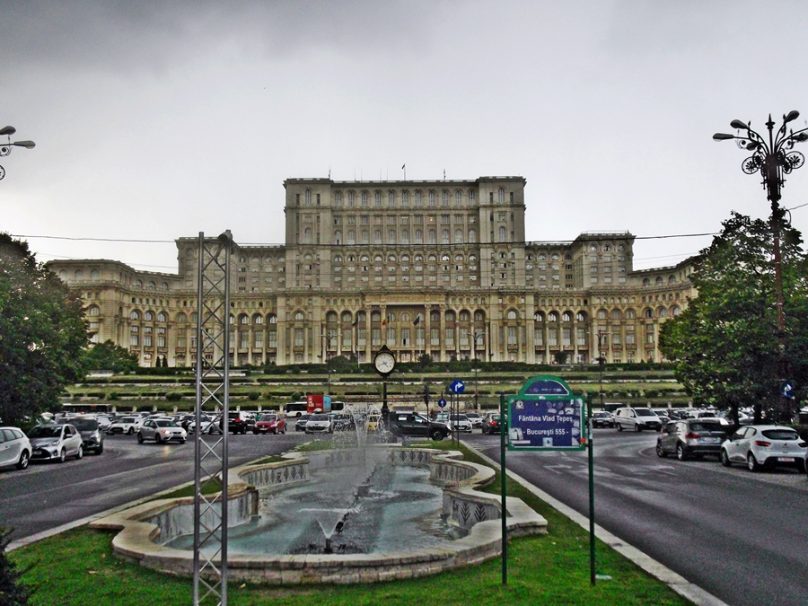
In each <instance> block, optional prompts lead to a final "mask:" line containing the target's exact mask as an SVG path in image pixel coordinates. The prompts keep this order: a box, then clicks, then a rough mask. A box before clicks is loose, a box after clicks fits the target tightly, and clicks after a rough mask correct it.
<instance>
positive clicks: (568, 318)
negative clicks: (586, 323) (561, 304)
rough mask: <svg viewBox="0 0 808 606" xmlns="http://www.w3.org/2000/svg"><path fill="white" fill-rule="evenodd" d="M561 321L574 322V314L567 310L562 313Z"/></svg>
mask: <svg viewBox="0 0 808 606" xmlns="http://www.w3.org/2000/svg"><path fill="white" fill-rule="evenodd" d="M561 321H562V322H572V314H571V313H570V312H568V311H565V312H564V313H563V314H561Z"/></svg>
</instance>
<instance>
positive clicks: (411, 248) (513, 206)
mask: <svg viewBox="0 0 808 606" xmlns="http://www.w3.org/2000/svg"><path fill="white" fill-rule="evenodd" d="M525 183H526V181H525V179H524V178H522V177H480V178H478V179H474V180H463V181H447V180H444V181H333V180H331V179H287V180H286V181H285V182H284V188H285V190H286V203H285V209H284V212H285V216H286V236H285V242H286V243H285V244H284V245H282V246H278V245H271V246H270V245H261V246H239V247H238V248H237V249H236V252H235V253H234V254H233V255H232V257H231V260H232V263H233V265H231V280H232V282H231V307H232V308H231V322H232V336H231V341H230V342H231V347H232V348H233V363H234V364H235V365H239V366H241V365H247V364H253V365H263V364H266V363H268V362H274V363H276V364H279V365H284V364H299V363H317V362H322V361H324V360H328V359H330V358H333V357H334V356H340V355H344V356H352V355H353V356H357V357H358V359H359V361H360V362H368V361H370V359H371V357H372V354H373V353H374V352H375V351H376V350H377V349H378V348H379V347H381V346H382V345H383V344H386V345H387V346H388V347H389V348H390V349H392V350H393V351H394V352H395V353H396V355H397V357H398V359H399V361H403V362H406V361H413V360H416V359H418V357H419V356H420V355H422V354H424V353H426V354H429V355H430V356H431V357H432V358H433V359H434V360H451V359H469V358H476V359H479V360H485V361H505V360H509V361H521V362H528V363H550V362H554V361H559V360H562V359H563V360H565V361H567V362H582V363H585V362H591V361H593V360H594V359H596V358H597V357H598V356H599V355H601V354H603V355H604V356H605V357H606V359H607V360H608V361H609V362H615V363H616V362H640V361H659V360H660V359H661V357H660V352H659V348H658V334H659V326H660V324H661V323H662V322H664V321H665V319H666V318H669V317H672V316H675V315H677V314H678V313H680V311H681V310H682V309H683V308H684V307H685V306H686V305H687V302H688V300H689V299H690V298H691V297H694V296H695V291H694V289H693V287H692V285H691V284H690V281H689V279H688V275H689V273H690V267H691V265H690V263H689V262H688V261H685V262H682V263H680V264H679V265H677V266H673V267H662V268H657V269H648V270H642V271H635V270H634V269H633V267H632V256H633V250H632V249H633V243H634V236H633V235H631V234H630V233H629V232H623V233H583V234H581V235H579V236H578V237H577V238H576V239H575V240H573V241H572V242H530V241H526V240H525ZM176 243H177V251H178V260H179V271H178V272H177V273H171V274H169V273H154V272H145V271H137V270H135V269H133V268H132V267H130V266H128V265H126V264H124V263H121V262H119V261H113V260H102V259H97V260H94V259H84V260H69V261H51V262H50V263H49V264H48V265H49V267H50V269H51V270H52V271H54V272H56V273H57V274H58V275H59V276H60V277H61V278H62V280H63V281H65V282H66V283H67V284H68V285H69V286H70V288H71V289H74V290H75V291H77V292H78V293H80V295H81V297H82V299H83V301H84V302H85V304H86V315H87V320H88V322H89V325H90V330H91V333H92V340H93V341H95V342H103V341H106V340H111V341H113V342H114V343H117V344H119V345H122V346H124V347H127V348H129V349H130V350H131V351H133V352H135V353H137V355H138V356H139V358H140V363H141V364H142V365H144V366H154V365H156V364H157V360H158V358H159V359H161V361H162V360H165V361H167V363H168V365H169V366H191V365H192V364H193V362H194V360H195V355H196V349H195V348H196V342H195V322H196V293H197V289H196V280H197V275H196V274H197V266H198V263H197V254H198V238H196V237H191V238H179V239H178V240H177V241H176Z"/></svg>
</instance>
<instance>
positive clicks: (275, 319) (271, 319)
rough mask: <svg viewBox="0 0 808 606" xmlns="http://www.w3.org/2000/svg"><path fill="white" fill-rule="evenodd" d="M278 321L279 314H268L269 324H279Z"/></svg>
mask: <svg viewBox="0 0 808 606" xmlns="http://www.w3.org/2000/svg"><path fill="white" fill-rule="evenodd" d="M277 323H278V316H276V315H275V314H269V315H268V316H267V324H273V325H274V324H277Z"/></svg>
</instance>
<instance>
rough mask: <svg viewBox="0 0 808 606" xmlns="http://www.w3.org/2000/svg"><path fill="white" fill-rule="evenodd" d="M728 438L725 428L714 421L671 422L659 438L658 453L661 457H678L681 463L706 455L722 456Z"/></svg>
mask: <svg viewBox="0 0 808 606" xmlns="http://www.w3.org/2000/svg"><path fill="white" fill-rule="evenodd" d="M726 437H727V434H726V431H725V429H724V426H723V425H722V424H721V423H719V422H718V421H717V420H712V419H683V420H681V421H671V422H670V423H668V424H667V425H665V427H663V428H662V431H661V432H660V434H659V437H658V438H657V445H656V453H657V455H658V456H660V457H667V456H668V455H669V454H670V455H676V458H677V459H679V460H680V461H684V460H685V459H689V458H690V457H696V458H697V459H700V458H701V457H703V456H704V455H713V456H720V454H721V442H723V441H724V439H725V438H726Z"/></svg>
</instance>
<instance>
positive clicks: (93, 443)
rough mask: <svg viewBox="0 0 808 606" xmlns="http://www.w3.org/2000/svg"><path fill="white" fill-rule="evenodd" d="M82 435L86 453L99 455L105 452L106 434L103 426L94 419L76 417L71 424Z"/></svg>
mask: <svg viewBox="0 0 808 606" xmlns="http://www.w3.org/2000/svg"><path fill="white" fill-rule="evenodd" d="M70 424H71V425H73V427H75V428H76V429H78V430H79V434H81V441H82V445H83V446H84V452H90V451H92V452H94V453H95V454H97V455H99V454H101V453H102V452H104V433H103V431H101V425H100V424H99V423H98V420H97V419H94V418H93V417H76V418H75V419H73V420H72V421H71V422H70Z"/></svg>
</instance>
